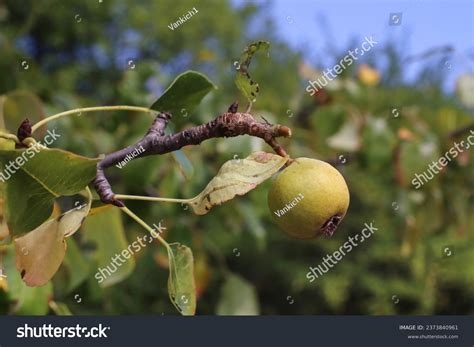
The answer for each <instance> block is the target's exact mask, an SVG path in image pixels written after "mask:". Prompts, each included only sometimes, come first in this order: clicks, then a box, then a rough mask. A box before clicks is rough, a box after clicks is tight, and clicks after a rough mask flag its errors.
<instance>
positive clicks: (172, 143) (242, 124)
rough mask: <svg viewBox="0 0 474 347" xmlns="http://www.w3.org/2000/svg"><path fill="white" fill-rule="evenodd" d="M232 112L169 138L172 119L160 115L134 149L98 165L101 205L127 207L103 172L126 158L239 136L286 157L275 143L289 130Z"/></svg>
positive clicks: (129, 147) (107, 157) (234, 108)
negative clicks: (260, 142) (262, 143)
mask: <svg viewBox="0 0 474 347" xmlns="http://www.w3.org/2000/svg"><path fill="white" fill-rule="evenodd" d="M229 110H230V111H231V112H226V113H223V114H221V115H219V116H217V117H216V118H215V119H214V120H213V121H211V122H209V123H206V124H202V125H198V126H195V127H192V128H189V129H186V130H183V131H180V132H178V133H175V134H168V135H165V134H164V129H165V127H166V125H167V123H168V121H169V119H170V118H171V114H170V113H159V114H158V115H157V116H156V118H155V120H154V121H153V123H152V125H151V127H150V129H149V130H148V132H147V133H146V134H145V136H144V137H143V138H142V139H141V140H140V141H138V142H137V143H136V144H134V145H131V146H128V147H126V148H123V149H121V150H118V151H116V152H113V153H109V154H107V155H106V156H105V157H104V158H103V159H102V160H101V161H100V162H99V163H98V164H97V175H96V178H95V180H94V187H95V190H96V191H97V194H98V195H99V197H100V199H101V200H102V202H104V203H107V204H114V205H116V206H118V207H124V204H123V203H122V201H120V200H119V199H118V198H117V197H116V196H115V194H114V193H113V191H112V188H111V186H110V184H109V182H108V180H107V178H106V177H105V174H104V169H106V168H108V167H110V166H113V165H115V164H117V163H119V162H120V161H122V160H124V159H125V158H128V159H129V160H130V161H131V160H134V159H138V158H142V157H146V156H149V155H155V154H165V153H169V152H173V151H176V150H178V149H180V148H182V147H184V146H188V145H198V144H200V143H201V142H203V141H205V140H208V139H212V138H217V137H235V136H240V135H250V136H255V137H260V138H261V139H263V140H264V141H265V142H266V143H267V144H269V145H270V146H271V147H272V148H273V150H274V151H275V152H276V153H277V154H279V155H281V156H286V155H287V154H286V152H285V150H284V149H283V147H281V146H280V145H279V144H278V142H277V141H276V138H277V137H290V136H291V130H290V128H288V127H286V126H283V125H279V124H276V125H272V124H267V123H261V122H256V121H255V119H254V118H253V116H252V115H251V114H249V113H239V112H237V106H236V105H234V104H233V105H231V107H230V108H229ZM232 111H235V112H232ZM139 148H140V149H142V148H143V150H142V151H141V153H138V151H137V149H139Z"/></svg>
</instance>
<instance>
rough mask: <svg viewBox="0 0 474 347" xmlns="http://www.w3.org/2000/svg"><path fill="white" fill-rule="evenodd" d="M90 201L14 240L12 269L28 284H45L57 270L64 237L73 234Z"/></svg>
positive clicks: (64, 249) (82, 219) (64, 244)
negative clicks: (13, 267) (14, 266)
mask: <svg viewBox="0 0 474 347" xmlns="http://www.w3.org/2000/svg"><path fill="white" fill-rule="evenodd" d="M89 209H90V204H85V205H83V206H80V207H79V208H75V209H73V210H70V211H68V212H66V213H64V214H62V215H61V216H59V217H57V218H55V219H51V220H49V221H47V222H45V223H43V224H42V225H40V226H39V227H38V228H36V229H35V230H33V231H31V232H29V233H27V234H26V235H23V236H22V237H18V238H16V239H15V241H14V242H15V252H16V268H17V270H18V272H20V274H21V277H22V279H23V281H24V282H25V283H26V284H27V285H28V286H32V287H33V286H42V285H44V284H46V283H47V282H48V281H49V280H50V279H51V278H52V277H53V276H54V274H55V273H56V271H58V269H59V266H60V265H61V263H62V261H63V259H64V255H65V252H66V241H65V238H66V237H68V236H71V235H72V234H74V233H75V232H76V231H77V229H79V227H80V226H81V224H82V222H83V221H84V219H85V218H86V216H87V214H88V213H89Z"/></svg>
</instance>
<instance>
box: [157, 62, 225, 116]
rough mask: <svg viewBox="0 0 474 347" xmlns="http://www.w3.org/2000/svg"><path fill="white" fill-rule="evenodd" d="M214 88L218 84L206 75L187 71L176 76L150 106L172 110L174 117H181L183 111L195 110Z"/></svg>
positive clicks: (161, 110)
mask: <svg viewBox="0 0 474 347" xmlns="http://www.w3.org/2000/svg"><path fill="white" fill-rule="evenodd" d="M213 89H216V86H215V85H214V84H213V83H212V82H211V81H210V80H209V79H208V78H207V77H206V76H205V75H203V74H201V73H199V72H196V71H186V72H183V73H182V74H180V75H179V76H178V77H176V79H175V80H174V81H173V82H172V83H171V85H170V86H169V87H168V89H166V91H165V92H164V93H163V95H161V96H160V97H159V98H158V100H156V101H155V102H154V103H153V105H152V106H151V107H150V108H151V109H153V110H156V111H160V112H170V113H171V114H173V115H174V117H179V116H180V115H181V114H182V112H186V113H191V112H192V111H194V109H195V108H196V106H198V105H199V103H200V102H201V100H202V99H203V98H204V97H205V96H206V95H207V94H208V93H209V92H210V91H211V90H213ZM183 110H184V111H183Z"/></svg>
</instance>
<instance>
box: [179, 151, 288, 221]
mask: <svg viewBox="0 0 474 347" xmlns="http://www.w3.org/2000/svg"><path fill="white" fill-rule="evenodd" d="M288 159H289V158H288V157H281V156H279V155H276V154H272V153H266V152H255V153H252V154H251V155H249V156H248V157H247V158H245V159H239V160H229V161H227V162H226V163H225V164H224V165H222V167H221V169H220V170H219V172H218V173H217V175H216V176H215V177H214V178H213V179H212V180H211V181H210V182H209V183H208V185H207V186H206V188H204V190H203V191H202V192H201V193H200V194H199V195H197V196H196V197H194V198H192V199H190V200H189V202H188V204H189V205H190V206H191V207H192V209H193V210H194V213H196V214H198V215H203V214H206V213H208V212H209V210H210V209H211V208H212V207H214V206H217V205H221V204H222V203H224V202H226V201H229V200H231V199H233V198H234V197H235V196H236V195H244V194H246V193H247V192H249V191H251V190H252V189H254V188H255V187H257V186H258V185H259V184H260V183H262V182H263V181H265V180H266V179H268V178H270V177H271V176H272V175H273V174H275V173H276V172H277V171H278V170H280V169H281V168H282V167H283V165H285V163H286V162H287V161H288Z"/></svg>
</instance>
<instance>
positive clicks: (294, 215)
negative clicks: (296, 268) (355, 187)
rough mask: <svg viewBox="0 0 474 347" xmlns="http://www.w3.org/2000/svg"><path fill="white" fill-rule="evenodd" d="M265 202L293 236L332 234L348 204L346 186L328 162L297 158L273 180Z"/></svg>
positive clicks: (280, 223) (278, 222)
mask: <svg viewBox="0 0 474 347" xmlns="http://www.w3.org/2000/svg"><path fill="white" fill-rule="evenodd" d="M268 206H269V208H270V210H271V212H272V216H273V219H274V220H275V222H276V224H277V225H278V226H279V227H280V228H281V229H283V230H284V231H285V232H286V233H287V234H288V235H290V236H292V237H294V238H298V239H314V238H316V237H318V236H320V235H326V236H332V235H333V234H334V232H335V231H336V228H337V226H338V224H339V223H340V222H341V220H342V218H344V216H345V214H346V211H347V208H348V207H349V189H348V188H347V184H346V181H345V180H344V177H342V175H341V174H340V173H339V171H337V170H336V169H335V168H334V167H333V166H331V165H330V164H328V163H326V162H324V161H321V160H316V159H310V158H298V159H295V160H294V161H293V162H292V163H291V164H290V165H289V166H288V167H286V168H285V169H284V170H283V171H282V172H280V174H279V175H278V176H277V177H276V178H275V180H274V181H273V183H272V186H271V187H270V190H269V192H268Z"/></svg>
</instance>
